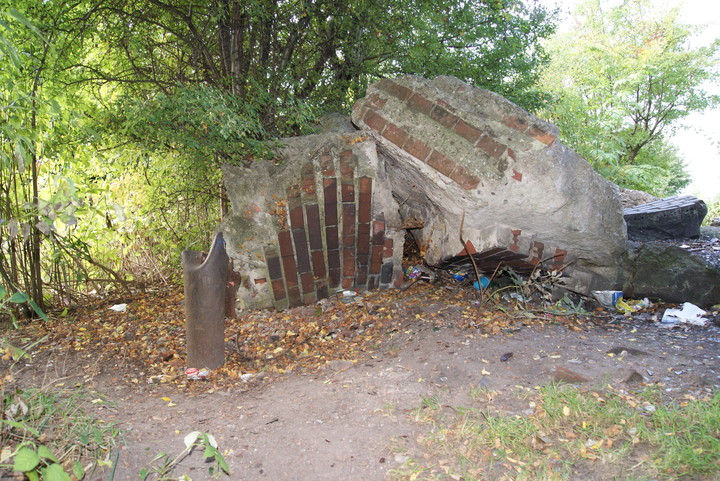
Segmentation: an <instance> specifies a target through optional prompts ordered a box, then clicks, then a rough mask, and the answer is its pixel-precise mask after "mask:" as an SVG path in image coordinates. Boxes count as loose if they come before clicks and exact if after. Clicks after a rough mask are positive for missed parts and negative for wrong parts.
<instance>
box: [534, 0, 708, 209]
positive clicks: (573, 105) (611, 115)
mask: <svg viewBox="0 0 720 481" xmlns="http://www.w3.org/2000/svg"><path fill="white" fill-rule="evenodd" d="M574 18H575V22H576V27H575V28H574V29H572V30H571V31H569V32H566V33H563V34H559V35H557V36H555V37H554V38H553V40H552V41H551V42H549V43H548V51H549V52H550V55H551V57H552V61H551V64H550V67H549V68H548V69H547V71H546V72H545V74H544V78H543V86H544V87H545V88H546V89H548V90H549V91H551V92H552V93H553V94H554V95H555V97H556V99H557V101H556V103H555V104H554V105H553V107H552V108H551V109H548V110H547V111H546V112H545V114H544V115H545V116H546V117H547V118H548V119H549V120H551V121H553V122H555V123H557V124H558V126H559V127H560V130H561V135H562V137H563V138H564V140H566V141H567V143H568V144H569V145H570V146H572V147H573V148H575V149H576V150H577V151H578V153H580V155H582V156H583V157H585V158H586V159H587V160H588V161H589V162H590V163H591V164H593V166H594V167H595V168H596V169H597V170H598V171H599V172H600V173H602V174H603V175H605V176H606V177H608V178H609V179H610V180H613V181H615V182H617V183H618V184H620V185H621V186H626V187H634V188H641V189H643V190H648V191H650V192H652V193H655V194H656V195H669V194H671V193H674V192H676V191H677V190H678V189H680V188H682V187H683V186H684V185H686V184H687V183H688V181H689V179H688V176H687V174H686V173H685V172H684V171H683V167H682V162H681V160H680V159H679V158H678V157H677V153H676V152H675V151H674V150H673V149H672V148H671V147H670V146H669V144H668V142H667V134H668V133H669V132H671V130H672V128H673V127H674V126H675V125H677V121H678V120H680V119H682V118H684V117H685V116H687V115H688V114H689V113H691V112H695V111H702V110H704V109H707V108H708V107H710V106H713V105H717V103H718V98H717V97H713V96H711V95H709V94H708V93H707V92H706V90H705V88H706V86H707V84H706V82H709V81H711V80H713V78H714V76H715V75H716V72H717V66H718V57H717V54H718V50H719V48H720V40H716V41H715V42H713V43H712V44H711V45H710V46H706V47H692V45H691V40H692V35H693V29H691V28H690V27H689V26H687V25H683V24H681V23H680V22H679V20H678V10H677V9H673V10H670V11H661V10H659V9H657V8H655V7H653V6H651V5H650V3H649V1H648V0H627V1H625V2H623V3H622V4H621V5H619V6H616V7H612V8H610V9H607V10H606V9H604V8H603V3H602V2H601V1H600V0H587V1H585V2H584V3H582V4H581V5H580V6H579V7H578V9H577V11H576V12H575V14H574Z"/></svg>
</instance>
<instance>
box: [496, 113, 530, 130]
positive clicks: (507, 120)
mask: <svg viewBox="0 0 720 481" xmlns="http://www.w3.org/2000/svg"><path fill="white" fill-rule="evenodd" d="M502 123H503V124H505V125H507V126H508V127H510V128H511V129H515V130H517V131H518V132H525V131H526V130H527V128H528V124H527V122H525V121H524V120H522V119H520V118H518V117H515V116H514V115H506V116H505V117H503V119H502Z"/></svg>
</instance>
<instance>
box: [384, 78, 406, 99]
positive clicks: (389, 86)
mask: <svg viewBox="0 0 720 481" xmlns="http://www.w3.org/2000/svg"><path fill="white" fill-rule="evenodd" d="M378 87H380V88H381V89H383V90H384V91H386V92H387V93H389V94H390V95H392V96H394V97H397V98H398V99H400V100H402V101H405V100H407V99H409V98H410V96H411V95H412V94H413V91H412V90H410V89H409V88H407V87H404V86H402V85H398V84H396V83H395V82H393V81H392V80H389V79H382V80H381V81H380V82H379V83H378Z"/></svg>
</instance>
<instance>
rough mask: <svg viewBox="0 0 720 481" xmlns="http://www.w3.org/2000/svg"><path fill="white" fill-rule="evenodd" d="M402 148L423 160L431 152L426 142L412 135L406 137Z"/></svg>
mask: <svg viewBox="0 0 720 481" xmlns="http://www.w3.org/2000/svg"><path fill="white" fill-rule="evenodd" d="M403 149H405V152H407V153H408V154H410V155H412V156H414V157H417V158H418V159H420V160H422V161H423V162H425V160H426V159H427V158H428V156H429V155H430V152H432V148H431V147H430V146H429V145H428V144H426V143H425V142H423V141H422V140H418V139H416V138H415V137H413V136H412V135H411V136H409V137H408V139H407V141H406V142H405V146H404V147H403Z"/></svg>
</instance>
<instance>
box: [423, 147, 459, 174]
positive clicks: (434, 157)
mask: <svg viewBox="0 0 720 481" xmlns="http://www.w3.org/2000/svg"><path fill="white" fill-rule="evenodd" d="M427 165H429V166H430V167H432V168H433V169H435V170H437V171H438V172H440V173H441V174H443V175H444V176H446V177H450V175H451V174H452V173H453V171H454V170H455V168H456V167H457V164H456V163H455V161H454V160H452V159H450V158H449V157H446V156H445V155H443V154H441V153H440V152H438V151H437V150H433V151H432V154H430V157H429V158H428V160H427Z"/></svg>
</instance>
